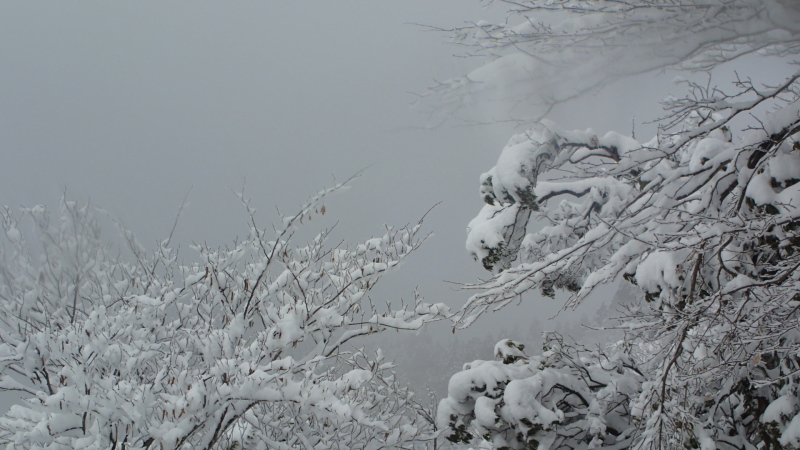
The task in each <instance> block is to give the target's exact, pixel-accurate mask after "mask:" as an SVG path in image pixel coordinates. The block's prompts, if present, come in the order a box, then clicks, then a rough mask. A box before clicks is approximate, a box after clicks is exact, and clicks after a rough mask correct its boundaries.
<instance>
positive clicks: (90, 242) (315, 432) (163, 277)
mask: <svg viewBox="0 0 800 450" xmlns="http://www.w3.org/2000/svg"><path fill="white" fill-rule="evenodd" d="M338 187H339V186H337V187H335V188H332V189H327V190H324V191H321V192H320V193H319V194H317V195H316V196H314V197H312V199H311V201H310V202H309V203H308V204H306V205H304V206H303V207H302V208H301V209H300V211H298V213H297V214H296V215H293V216H289V217H284V218H283V223H282V224H281V225H280V226H278V227H277V231H275V232H274V233H273V232H272V231H269V232H268V231H267V229H263V228H259V227H257V226H256V224H255V221H253V222H252V225H251V227H250V235H249V236H248V237H247V238H246V239H244V240H239V241H237V242H234V243H232V244H231V245H230V246H228V247H225V248H220V249H212V248H208V247H206V246H197V247H196V250H197V251H198V252H199V259H198V261H199V262H196V263H192V264H183V263H181V262H179V260H178V254H177V250H176V249H174V248H171V247H170V242H169V240H165V241H163V242H162V243H161V245H160V247H159V248H158V249H157V250H156V251H155V252H152V253H151V252H148V251H146V250H145V249H144V248H143V247H142V246H140V245H139V244H138V243H137V242H136V240H135V239H134V237H133V235H132V234H131V233H130V232H128V231H125V230H122V236H123V239H124V241H125V242H126V243H127V246H128V248H129V250H130V251H131V252H132V254H133V257H131V258H125V257H124V256H122V255H123V253H122V252H121V251H120V250H118V249H115V248H113V247H112V246H111V245H109V244H106V243H105V242H104V241H103V240H102V239H101V238H100V227H99V226H98V222H97V220H96V218H95V212H94V210H93V209H92V208H90V207H88V206H80V205H78V204H76V203H74V202H69V201H62V203H61V211H60V214H59V215H55V216H53V215H51V214H50V212H49V211H47V210H45V209H44V208H43V207H38V206H37V207H34V208H31V209H26V210H24V214H23V216H25V217H27V218H29V219H30V222H31V224H32V226H33V229H34V231H33V232H32V233H23V232H21V231H20V230H21V226H22V225H23V223H24V222H20V221H19V219H18V218H17V217H15V216H14V214H12V212H11V211H10V210H9V209H8V208H6V209H5V210H4V212H3V213H2V227H3V229H4V231H5V235H6V237H7V238H8V240H9V241H10V245H8V246H7V247H6V248H5V249H4V250H3V252H2V256H3V264H2V265H1V266H0V388H1V389H4V390H12V391H16V392H18V393H19V394H20V395H21V396H22V400H21V401H20V402H19V403H18V404H16V405H13V406H12V407H11V408H10V410H9V411H7V412H6V413H5V415H4V416H3V417H2V418H0V443H2V444H3V445H6V446H8V448H54V449H84V448H87V449H88V448H95V449H109V448H115V449H120V448H126V449H137V448H138V449H142V448H150V449H177V448H184V449H186V448H193V449H202V448H208V449H211V448H220V449H222V448H225V449H228V448H242V447H244V448H253V449H256V448H261V449H266V448H270V449H280V448H298V447H299V448H365V447H367V446H368V445H369V444H370V443H371V442H380V443H381V445H383V446H388V447H410V446H412V445H413V444H412V443H411V441H413V440H419V441H425V440H428V439H431V437H432V436H433V432H432V426H431V423H430V421H426V420H425V419H424V411H422V410H421V407H420V406H419V405H418V404H417V403H416V402H415V400H414V398H413V397H412V394H411V393H410V392H408V391H407V390H406V389H405V388H402V387H400V386H398V384H397V382H396V380H395V378H394V375H393V373H392V367H393V365H392V364H391V363H388V362H386V361H385V360H384V359H383V356H382V355H381V354H377V355H367V354H365V353H364V352H361V351H359V350H358V349H355V348H353V347H352V346H350V344H349V342H350V341H351V340H352V339H354V338H356V337H359V336H364V335H368V334H371V333H379V332H381V331H384V330H386V329H387V328H391V329H393V330H398V329H400V330H403V329H417V328H419V327H420V326H421V325H423V324H424V323H426V322H429V321H432V320H437V319H439V318H441V317H443V316H444V315H445V314H446V309H447V308H446V307H445V306H444V305H441V304H439V305H432V304H427V303H424V302H423V301H422V300H421V299H420V298H419V297H417V296H416V295H415V296H414V299H413V300H412V301H411V302H409V303H407V304H403V305H400V307H399V308H395V309H391V308H382V307H377V306H375V305H373V303H372V301H371V300H370V298H369V297H368V293H369V292H370V290H371V288H372V287H373V286H374V285H375V283H376V282H377V281H378V280H379V279H380V278H381V277H382V276H383V275H384V274H386V273H387V272H389V271H391V270H392V269H393V268H395V267H396V266H397V265H398V264H399V263H400V262H402V261H403V260H404V259H405V258H406V256H407V255H408V254H409V253H411V252H412V251H414V250H415V249H416V248H417V247H418V246H419V245H420V242H421V239H420V237H419V231H420V225H421V222H420V223H418V224H415V225H413V226H408V227H404V228H388V227H387V228H386V230H385V233H384V234H383V235H382V236H380V237H377V238H373V239H369V240H367V241H365V242H363V243H361V244H359V245H355V246H346V245H345V244H340V245H338V246H335V247H331V246H329V245H327V242H326V240H327V237H328V231H323V232H322V233H320V234H319V235H317V236H316V237H315V238H313V239H312V240H310V241H309V242H307V243H304V244H301V245H297V244H293V243H292V238H293V236H294V234H295V230H296V229H297V226H298V225H299V224H300V223H302V221H303V219H304V218H306V219H308V218H309V217H310V216H311V215H315V214H324V213H325V206H324V203H323V201H324V200H325V198H326V196H327V195H328V194H329V193H331V192H332V191H334V190H336V189H338ZM244 204H245V206H246V207H247V209H248V211H249V212H250V213H251V216H252V213H253V211H252V210H251V209H250V208H249V206H248V202H247V201H244ZM270 236H271V237H270Z"/></svg>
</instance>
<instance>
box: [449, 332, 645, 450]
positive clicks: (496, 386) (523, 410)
mask: <svg viewBox="0 0 800 450" xmlns="http://www.w3.org/2000/svg"><path fill="white" fill-rule="evenodd" d="M546 339H547V340H546V342H545V346H544V352H543V353H542V355H541V356H534V357H530V358H528V357H527V356H525V355H524V353H523V351H524V349H525V346H524V345H522V344H520V343H517V342H514V341H512V340H510V339H504V340H502V341H500V342H499V343H498V344H497V346H496V347H495V349H496V354H495V355H496V357H497V361H474V362H472V363H469V364H466V365H465V367H464V370H463V371H462V372H459V373H458V374H456V375H454V376H453V378H451V379H450V386H449V396H448V397H447V398H446V399H444V400H443V401H442V402H441V403H440V405H439V411H438V417H437V420H438V421H439V422H440V423H443V424H445V423H446V424H447V425H448V426H449V427H450V429H451V434H450V435H449V437H448V439H450V440H451V441H453V442H465V443H469V442H473V440H475V442H480V441H484V442H486V443H489V444H490V445H491V446H493V447H495V448H502V447H512V448H516V447H521V448H566V447H574V446H575V443H576V442H582V443H584V444H586V445H588V446H589V448H592V446H593V447H600V446H602V444H603V442H605V441H608V440H614V442H615V443H616V448H628V446H629V445H630V444H631V442H632V441H633V438H634V436H635V434H634V433H633V431H634V430H635V427H634V426H633V424H632V421H631V414H630V411H629V405H630V403H631V402H632V401H633V400H634V399H636V398H637V397H638V396H639V394H640V392H641V389H642V382H643V381H644V377H643V375H642V374H641V373H640V372H639V371H638V369H637V368H636V367H635V365H634V363H633V361H632V360H631V359H630V358H629V357H628V356H626V354H625V352H624V351H615V352H614V353H612V354H606V353H598V352H590V351H586V350H583V349H578V348H576V347H573V346H569V345H566V344H565V343H564V341H563V338H562V337H561V336H560V335H558V334H555V333H551V334H548V335H547V336H546Z"/></svg>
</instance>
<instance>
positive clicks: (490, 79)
mask: <svg viewBox="0 0 800 450" xmlns="http://www.w3.org/2000/svg"><path fill="white" fill-rule="evenodd" d="M490 3H497V4H501V5H503V6H506V7H508V8H509V9H510V10H509V11H508V14H507V16H506V18H505V21H502V22H498V21H493V22H490V21H485V20H482V21H478V22H471V23H469V25H467V26H464V27H460V28H456V29H452V30H448V31H450V32H451V35H452V41H453V42H454V43H456V44H458V45H461V46H465V47H466V48H467V49H468V54H469V55H478V56H483V57H489V58H490V59H491V62H490V63H488V64H486V65H483V66H481V67H480V68H478V69H476V70H474V71H472V72H470V73H469V74H467V75H465V76H463V77H460V78H455V79H451V80H447V81H444V82H441V83H440V84H438V85H437V86H435V87H434V88H433V90H432V92H431V93H435V94H437V95H436V97H437V98H438V99H439V104H440V107H442V108H444V110H445V111H444V112H446V113H447V114H455V115H456V116H457V117H459V116H460V117H462V118H469V119H471V120H475V119H474V118H472V117H471V116H470V115H468V114H467V113H468V107H469V106H472V105H476V104H478V105H481V107H482V109H483V110H490V111H491V112H492V116H493V118H494V119H495V120H499V119H516V120H520V119H522V120H531V119H537V118H541V117H542V115H543V114H544V113H546V112H547V111H548V107H549V106H552V105H553V104H555V103H558V102H562V101H564V100H567V99H571V98H575V97H578V96H580V95H581V94H583V93H586V92H588V91H591V90H593V89H596V88H598V87H602V86H603V85H605V84H607V83H608V82H610V81H614V80H616V79H619V78H620V77H623V76H629V75H634V74H639V73H642V72H646V71H651V70H656V69H661V68H665V67H672V68H678V69H689V70H706V69H710V68H713V67H715V66H717V65H718V64H720V63H721V62H725V61H730V60H733V59H735V58H737V57H740V56H742V55H746V54H751V53H759V54H770V55H795V54H797V53H799V52H800V45H798V42H797V38H796V37H797V34H798V33H800V4H798V2H796V1H795V0H706V1H698V0H691V1H676V0H632V1H605V0H604V1H598V0H522V1H508V0H505V1H500V0H498V1H494V2H490ZM462 113H463V114H462Z"/></svg>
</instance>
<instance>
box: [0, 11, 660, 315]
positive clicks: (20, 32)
mask: <svg viewBox="0 0 800 450" xmlns="http://www.w3.org/2000/svg"><path fill="white" fill-rule="evenodd" d="M0 12H1V13H0V62H1V63H0V154H1V155H2V164H0V204H6V205H10V206H12V207H17V206H22V205H25V206H32V205H35V204H40V203H41V204H47V205H49V206H50V207H55V206H56V205H57V200H58V198H59V197H60V195H61V194H62V193H63V192H64V191H66V193H67V196H68V197H69V198H70V199H73V200H79V201H86V200H89V199H91V201H92V203H93V204H95V205H97V206H100V207H102V208H104V209H107V210H109V211H110V212H111V214H112V215H114V216H115V217H117V218H119V219H120V220H121V221H122V222H123V223H124V224H125V225H126V226H127V227H128V228H130V229H132V230H133V231H134V232H135V233H136V234H137V235H138V237H139V239H140V241H141V242H142V243H144V244H145V245H146V246H149V247H150V248H152V247H153V243H154V242H155V240H156V239H159V238H164V237H166V235H167V234H168V233H169V230H170V228H171V224H172V221H173V220H174V218H175V214H176V212H177V210H178V207H179V205H180V204H181V201H182V199H183V198H184V196H185V195H186V194H187V193H189V201H190V205H189V206H188V208H187V210H186V212H185V214H184V215H183V217H182V218H181V221H180V225H179V227H178V229H177V236H178V242H180V243H181V244H182V245H184V246H186V245H187V244H189V243H191V242H208V243H209V244H212V245H220V244H224V243H226V242H229V241H231V240H232V239H233V238H234V237H235V236H237V235H243V234H244V233H245V232H246V216H245V214H244V212H243V210H242V208H241V207H240V205H239V203H238V200H237V198H236V197H235V196H234V194H233V193H232V191H233V190H239V189H241V187H242V186H243V185H245V189H246V192H247V194H248V195H249V196H251V197H252V198H253V205H254V206H255V207H256V208H257V209H258V210H259V219H260V220H261V224H262V226H266V225H267V224H268V223H269V222H270V221H272V220H274V219H275V214H274V212H275V207H276V206H277V207H278V208H280V210H281V211H284V212H286V213H291V212H292V210H293V208H294V207H296V206H297V205H299V204H300V203H301V202H303V201H304V200H305V199H306V198H307V197H308V196H309V195H310V194H312V193H314V192H316V191H317V190H318V189H321V188H323V187H325V186H328V185H330V184H331V183H332V179H333V177H334V176H335V177H336V178H337V179H344V178H347V177H348V176H349V175H352V174H353V173H355V172H356V171H358V170H359V169H362V168H364V167H367V166H370V168H369V170H368V171H367V172H366V174H365V176H364V177H363V178H362V179H360V180H358V181H357V182H356V183H355V184H354V185H353V188H352V189H351V190H349V191H348V192H347V193H346V194H344V195H340V196H338V197H337V198H335V199H334V200H333V201H332V202H331V203H330V204H329V205H328V211H329V216H330V220H339V225H338V231H339V233H340V235H341V236H342V237H344V238H346V239H348V240H350V241H354V240H356V239H362V238H367V237H369V236H371V235H373V234H377V233H380V231H381V229H380V227H381V225H382V224H384V223H388V224H397V225H403V224H405V223H408V222H413V221H415V220H416V219H418V218H419V217H420V216H421V215H422V214H424V213H425V212H426V211H427V210H428V209H429V208H430V207H431V206H432V205H434V204H435V203H437V202H440V201H441V202H442V203H441V205H439V206H438V207H437V208H436V209H435V210H434V211H433V212H432V213H431V215H430V216H429V220H427V221H426V229H427V230H428V231H430V232H432V233H433V234H434V236H433V237H432V238H431V239H429V240H428V242H427V243H426V244H425V245H424V246H423V248H422V249H420V251H419V252H418V253H417V254H416V255H414V256H413V257H412V258H411V259H410V260H409V261H408V262H407V263H406V265H405V266H404V267H403V268H402V270H401V271H400V272H399V273H397V274H393V275H390V277H389V278H387V279H386V280H385V281H382V291H380V295H383V296H385V299H386V300H394V299H396V298H399V297H406V298H408V297H409V296H410V292H411V291H412V289H413V288H414V287H415V286H419V289H420V291H421V293H422V294H423V295H424V296H425V297H426V299H427V300H428V301H431V302H440V301H444V302H446V303H448V304H450V305H452V306H454V307H457V306H459V305H461V304H462V303H463V302H464V300H465V299H466V297H467V295H466V294H465V293H464V292H458V291H456V290H454V289H453V286H452V285H450V284H447V283H445V282H443V280H451V281H457V282H471V281H475V280H476V278H477V277H479V276H486V275H487V274H486V272H484V271H483V270H482V269H481V267H480V264H478V263H475V262H473V261H472V259H471V258H470V256H469V255H467V253H466V251H465V250H464V238H465V228H466V225H467V223H468V222H469V220H470V219H471V218H472V217H473V216H474V215H475V214H477V212H478V210H479V209H480V207H481V200H480V198H479V197H478V177H479V176H480V174H481V173H482V172H485V171H486V170H488V169H489V168H490V167H491V166H492V165H493V164H494V162H495V161H496V159H497V156H498V154H499V152H500V150H501V149H502V147H503V145H504V144H505V142H506V141H507V140H508V138H509V137H510V135H511V133H512V132H513V131H514V128H513V126H512V125H509V124H498V125H495V126H491V127H487V126H483V127H465V126H458V125H457V124H450V125H446V126H442V127H437V128H433V129H429V130H426V129H424V127H425V126H427V125H430V124H429V123H427V122H426V116H425V114H424V112H423V111H421V110H420V109H419V108H412V107H411V103H412V102H413V100H414V99H415V96H414V95H412V94H411V93H413V92H416V93H422V92H425V89H426V87H428V86H430V85H432V84H433V83H434V80H437V79H438V80H441V79H446V78H450V77H455V76H458V75H461V74H463V73H466V72H468V71H469V70H470V69H472V68H474V67H476V66H477V65H478V64H480V61H478V60H474V59H468V58H467V59H465V58H458V57H454V56H453V55H461V54H462V53H463V51H464V50H463V49H461V48H459V47H456V46H454V45H448V44H446V43H445V40H446V35H444V34H441V33H435V32H430V31H425V29H424V28H420V27H417V26H414V25H411V24H410V23H423V24H431V25H436V26H442V27H449V26H458V25H461V24H463V23H464V22H465V21H474V20H478V19H481V18H486V17H490V16H493V17H502V15H503V14H502V9H490V10H487V9H485V8H484V7H483V6H482V4H481V3H480V2H478V1H477V0H475V1H466V0H437V1H435V2H431V1H428V0H409V1H404V2H376V1H355V0H349V1H337V2H316V3H310V2H254V1H253V2H236V3H228V2H206V1H191V2H189V1H170V2H154V1H137V2H102V3H101V2H69V3H67V2H22V1H14V2H4V3H3V5H2V6H0ZM651 85H656V86H659V87H660V88H661V87H663V85H664V82H663V77H661V78H657V77H644V78H643V79H640V80H639V81H637V82H636V83H630V82H626V83H619V84H617V85H614V86H611V87H609V88H607V89H606V90H604V91H603V92H602V93H601V94H599V95H597V96H594V97H589V98H585V99H582V100H581V101H580V102H573V103H571V104H567V105H563V106H562V107H559V108H557V110H556V111H555V113H554V114H553V117H554V118H555V119H556V120H558V121H559V122H561V123H562V124H563V125H565V126H568V127H576V128H583V127H588V126H593V127H595V128H596V129H597V130H598V131H601V132H605V131H606V130H608V129H610V128H618V129H619V130H620V131H622V132H627V131H629V130H630V127H631V121H632V119H633V117H634V115H636V117H637V120H639V121H643V120H647V119H652V118H654V116H655V114H656V113H654V112H653V109H652V107H651V108H650V110H649V112H638V113H637V105H636V104H632V102H631V98H636V99H637V103H638V104H639V105H641V104H642V103H652V104H654V103H655V102H656V101H657V100H658V99H660V98H661V96H663V93H664V92H663V91H659V90H658V89H651V88H650V87H649V86H651ZM637 114H638V115H637ZM516 131H517V132H519V131H521V130H519V129H518V130H516ZM328 223H331V222H328ZM311 226H312V229H313V227H315V226H317V224H312V225H311ZM182 254H183V255H184V256H185V257H191V251H190V250H188V249H187V250H185V251H184V252H183V253H182ZM533 295H534V294H531V296H533ZM549 302H550V305H551V307H550V308H549V309H548V308H542V307H541V304H539V305H537V304H535V303H533V302H530V304H527V305H525V306H523V307H522V309H519V308H518V309H513V308H507V309H508V310H509V311H505V312H504V315H503V316H498V317H503V318H504V320H509V319H510V318H512V317H516V319H517V320H518V323H521V324H525V323H529V322H530V320H531V316H534V315H537V316H540V319H542V320H546V319H547V317H549V316H551V315H552V314H553V313H554V312H555V311H557V310H558V307H559V306H560V305H559V304H553V302H552V301H549ZM520 311H523V312H522V313H520ZM491 320H495V319H491ZM497 320H499V319H497ZM490 323H492V322H491V321H490V319H483V320H482V321H479V323H478V325H477V326H476V328H478V329H480V327H486V326H488V324H490Z"/></svg>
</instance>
